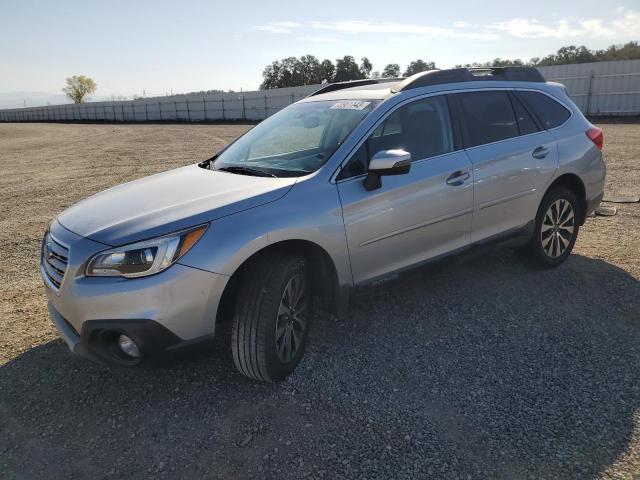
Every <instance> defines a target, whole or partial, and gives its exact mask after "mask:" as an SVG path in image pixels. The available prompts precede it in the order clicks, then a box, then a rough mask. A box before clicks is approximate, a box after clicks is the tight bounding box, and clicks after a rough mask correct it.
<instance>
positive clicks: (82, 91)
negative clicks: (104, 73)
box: [62, 75, 98, 103]
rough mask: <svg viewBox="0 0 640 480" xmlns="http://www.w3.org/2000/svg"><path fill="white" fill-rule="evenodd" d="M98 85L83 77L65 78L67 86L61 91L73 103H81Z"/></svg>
mask: <svg viewBox="0 0 640 480" xmlns="http://www.w3.org/2000/svg"><path fill="white" fill-rule="evenodd" d="M97 88H98V84H97V83H96V82H94V81H93V80H92V79H91V78H89V77H85V76H84V75H74V76H73V77H69V78H67V86H66V87H64V88H63V89H62V91H63V92H64V93H66V94H67V96H68V97H69V98H70V99H71V100H73V101H74V103H82V102H83V101H84V98H85V97H86V96H87V95H89V94H91V93H94V92H95V91H96V89H97Z"/></svg>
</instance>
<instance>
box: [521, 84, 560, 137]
mask: <svg viewBox="0 0 640 480" xmlns="http://www.w3.org/2000/svg"><path fill="white" fill-rule="evenodd" d="M518 95H520V96H521V97H522V98H523V99H524V101H525V102H527V105H529V106H530V107H531V108H532V109H533V112H534V113H535V114H536V116H537V117H538V118H539V119H540V121H541V122H542V124H543V125H544V127H545V128H546V129H549V128H555V127H559V126H560V125H562V124H563V123H564V122H566V121H567V119H568V118H569V117H570V116H571V112H570V111H569V110H567V109H566V108H565V107H564V106H562V105H560V103H558V102H556V101H555V100H554V99H552V98H551V97H549V96H548V95H545V94H544V93H540V92H520V91H519V92H518Z"/></svg>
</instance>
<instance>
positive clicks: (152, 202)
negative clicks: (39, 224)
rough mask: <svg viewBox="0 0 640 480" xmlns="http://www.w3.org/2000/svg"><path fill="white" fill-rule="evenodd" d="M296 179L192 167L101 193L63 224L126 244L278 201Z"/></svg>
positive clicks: (76, 208) (101, 239)
mask: <svg viewBox="0 0 640 480" xmlns="http://www.w3.org/2000/svg"><path fill="white" fill-rule="evenodd" d="M296 180H297V179H296V178H272V177H252V176H247V175H236V174H233V173H228V172H216V171H212V170H208V169H204V168H201V167H199V166H197V165H191V166H188V167H182V168H177V169H175V170H170V171H168V172H164V173H159V174H156V175H152V176H150V177H146V178H141V179H139V180H134V181H133V182H129V183H125V184H122V185H118V186H117V187H113V188H110V189H108V190H105V191H104V192H100V193H98V194H96V195H93V196H91V197H89V198H87V199H85V200H82V201H81V202H79V203H77V204H75V205H73V206H72V207H70V208H69V209H67V210H65V211H64V212H62V213H61V214H60V215H59V217H58V221H59V222H60V223H61V224H62V225H63V226H64V227H65V228H67V229H68V230H71V231H72V232H74V233H77V234H78V235H82V236H83V237H88V238H90V239H91V240H95V241H97V242H101V243H104V244H107V245H123V244H125V243H131V242H135V241H138V240H142V239H146V238H151V237H155V236H158V235H164V234H166V233H170V232H173V231H176V230H180V229H182V228H188V227H191V226H193V225H198V224H200V223H204V222H208V221H211V220H215V219H216V218H220V217H224V216H227V215H231V214H233V213H237V212H239V211H242V210H247V209H249V208H253V207H257V206H259V205H263V204H265V203H269V202H273V201H275V200H277V199H279V198H281V197H282V196H284V195H285V194H286V193H287V192H288V191H289V190H290V189H291V187H292V186H293V185H294V184H295V182H296Z"/></svg>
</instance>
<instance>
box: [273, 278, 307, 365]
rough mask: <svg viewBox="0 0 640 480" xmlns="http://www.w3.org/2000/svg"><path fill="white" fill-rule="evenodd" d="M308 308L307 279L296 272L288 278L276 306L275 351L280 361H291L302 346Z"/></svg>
mask: <svg viewBox="0 0 640 480" xmlns="http://www.w3.org/2000/svg"><path fill="white" fill-rule="evenodd" d="M308 310H309V298H308V295H307V280H306V278H305V276H304V275H302V274H300V273H298V274H296V275H294V276H293V277H291V278H290V279H289V282H288V283H287V285H286V287H285V288H284V292H283V294H282V299H281V300H280V306H279V307H278V318H277V320H276V331H275V339H276V352H277V353H278V358H279V359H280V361H281V362H282V363H289V362H291V361H292V360H293V359H294V357H295V355H296V353H297V352H298V350H299V349H300V347H301V346H302V341H303V338H304V334H305V331H306V329H307V323H308V322H307V314H308Z"/></svg>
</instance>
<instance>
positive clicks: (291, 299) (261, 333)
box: [231, 252, 312, 382]
mask: <svg viewBox="0 0 640 480" xmlns="http://www.w3.org/2000/svg"><path fill="white" fill-rule="evenodd" d="M308 277H309V275H308V264H307V261H306V259H305V257H303V256H301V255H296V254H286V253H281V252H278V253H270V254H269V255H263V256H262V257H260V258H259V259H258V260H256V262H255V263H254V264H253V265H252V266H251V267H250V268H249V270H248V272H247V275H246V277H245V280H244V281H243V282H242V284H241V286H240V290H239V293H238V295H237V298H236V303H235V308H234V314H233V327H232V331H231V351H232V354H233V361H234V363H235V365H236V368H237V369H238V371H240V373H242V374H243V375H245V376H247V377H249V378H252V379H255V380H260V381H265V382H278V381H281V380H284V379H285V378H286V377H287V376H288V375H289V374H290V373H291V372H293V370H294V369H295V368H296V366H297V365H298V363H299V362H300V359H301V358H302V355H303V353H304V347H305V343H306V339H307V333H308V331H309V323H310V319H311V306H312V298H311V290H310V282H309V278H308Z"/></svg>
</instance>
